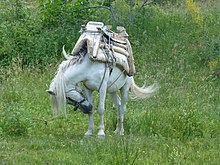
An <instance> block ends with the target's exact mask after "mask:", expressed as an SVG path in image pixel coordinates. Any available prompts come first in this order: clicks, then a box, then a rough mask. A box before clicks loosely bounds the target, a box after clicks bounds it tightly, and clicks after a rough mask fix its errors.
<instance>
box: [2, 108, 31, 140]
mask: <svg viewBox="0 0 220 165" xmlns="http://www.w3.org/2000/svg"><path fill="white" fill-rule="evenodd" d="M2 108H3V109H4V111H2V114H1V119H0V130H1V134H3V135H5V136H26V135H28V133H29V130H30V128H31V126H32V121H31V118H30V115H29V114H28V112H27V110H25V109H23V108H19V107H16V106H15V105H11V104H6V105H5V107H2Z"/></svg>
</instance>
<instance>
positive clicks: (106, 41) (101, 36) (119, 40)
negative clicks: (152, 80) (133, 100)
mask: <svg viewBox="0 0 220 165" xmlns="http://www.w3.org/2000/svg"><path fill="white" fill-rule="evenodd" d="M117 30H118V32H117V33H116V32H113V31H111V26H104V24H103V23H102V22H94V21H90V22H88V23H87V25H86V26H84V25H82V27H81V30H80V32H81V36H80V37H79V39H78V41H77V43H76V44H75V46H74V48H73V50H72V52H71V54H72V55H77V54H78V53H79V52H80V51H81V50H82V49H83V48H87V52H88V54H89V55H90V58H91V59H93V60H99V59H98V58H97V56H98V54H99V50H100V48H101V49H106V50H107V52H109V53H111V54H112V56H114V53H115V54H116V53H117V54H121V55H124V56H125V57H126V59H127V62H128V67H129V69H128V71H126V72H127V74H128V76H133V75H134V74H135V66H134V58H133V52H132V47H131V44H130V42H129V40H128V34H127V32H126V30H125V28H124V27H122V26H118V27H117Z"/></svg>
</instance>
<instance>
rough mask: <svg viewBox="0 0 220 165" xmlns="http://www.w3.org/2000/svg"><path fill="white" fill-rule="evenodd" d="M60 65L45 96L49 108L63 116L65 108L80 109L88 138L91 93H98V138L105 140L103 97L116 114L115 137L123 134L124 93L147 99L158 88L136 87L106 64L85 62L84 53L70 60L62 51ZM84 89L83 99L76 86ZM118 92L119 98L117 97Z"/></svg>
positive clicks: (91, 119) (126, 95) (91, 111)
mask: <svg viewBox="0 0 220 165" xmlns="http://www.w3.org/2000/svg"><path fill="white" fill-rule="evenodd" d="M63 54H64V57H65V58H66V59H67V60H66V61H63V62H62V63H61V64H60V66H59V68H58V71H57V74H56V75H55V77H54V79H53V81H52V83H51V85H50V88H49V90H48V93H49V94H50V96H51V105H52V109H53V111H54V112H55V113H57V114H59V113H60V112H62V113H64V114H66V104H67V103H69V104H72V105H75V106H77V107H80V108H81V109H82V111H83V112H84V113H87V114H88V115H89V127H88V131H87V132H86V133H85V135H86V136H89V135H92V134H93V131H94V121H93V120H94V117H93V116H94V115H93V110H92V109H93V96H92V95H93V94H92V93H93V91H95V90H96V91H98V92H99V104H98V113H99V116H100V123H99V131H98V135H99V136H105V132H104V108H105V99H106V93H108V94H109V96H110V99H111V100H112V102H113V104H114V106H115V108H116V109H117V110H118V111H117V126H116V130H115V133H118V134H120V135H123V134H124V128H123V122H124V112H125V110H126V102H127V100H128V93H129V90H130V92H131V93H132V94H133V95H135V96H136V97H138V98H149V97H151V96H152V95H153V94H154V92H155V91H157V89H158V88H159V85H158V84H157V83H154V84H153V85H151V86H148V87H142V88H140V87H138V86H137V85H136V84H135V82H134V78H133V77H129V76H127V74H126V73H125V72H124V71H123V70H122V69H120V68H119V67H117V66H113V68H111V67H108V64H106V63H103V62H98V61H92V60H90V59H89V55H88V54H87V53H86V52H84V53H81V55H79V56H71V55H68V54H67V53H66V51H65V50H64V48H63ZM80 82H82V83H83V85H84V89H85V93H86V97H85V96H84V95H83V93H82V92H81V90H80V88H79V87H78V83H80ZM118 91H120V96H121V97H119V95H118Z"/></svg>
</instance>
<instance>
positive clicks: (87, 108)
mask: <svg viewBox="0 0 220 165" xmlns="http://www.w3.org/2000/svg"><path fill="white" fill-rule="evenodd" d="M79 108H80V109H81V110H82V112H83V113H85V114H91V113H92V108H93V106H92V104H89V105H83V104H82V105H81V106H80V107H79Z"/></svg>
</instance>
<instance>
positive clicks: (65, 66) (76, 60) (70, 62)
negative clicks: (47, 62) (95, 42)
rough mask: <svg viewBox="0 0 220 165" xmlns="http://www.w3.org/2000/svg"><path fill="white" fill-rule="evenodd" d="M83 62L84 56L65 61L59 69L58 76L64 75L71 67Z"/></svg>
mask: <svg viewBox="0 0 220 165" xmlns="http://www.w3.org/2000/svg"><path fill="white" fill-rule="evenodd" d="M81 60H82V56H73V58H72V59H68V60H64V61H62V62H61V64H60V65H59V67H58V70H57V72H56V74H59V73H64V72H65V71H66V70H67V69H68V68H69V67H70V66H72V65H75V64H76V63H80V62H81Z"/></svg>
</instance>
